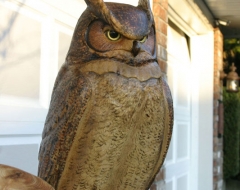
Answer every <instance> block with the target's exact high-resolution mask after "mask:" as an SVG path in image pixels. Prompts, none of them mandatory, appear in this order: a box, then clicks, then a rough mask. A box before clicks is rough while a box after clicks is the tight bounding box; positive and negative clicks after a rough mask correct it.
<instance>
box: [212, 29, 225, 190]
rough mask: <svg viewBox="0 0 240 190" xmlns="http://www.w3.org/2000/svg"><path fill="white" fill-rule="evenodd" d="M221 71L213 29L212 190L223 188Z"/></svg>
mask: <svg viewBox="0 0 240 190" xmlns="http://www.w3.org/2000/svg"><path fill="white" fill-rule="evenodd" d="M222 69H223V36H222V34H221V32H220V30H219V28H215V29H214V105H213V108H214V117H213V118H214V120H213V190H222V188H223V167H222V166H223V138H222V130H221V125H222V124H223V123H222V122H221V118H222V117H223V115H221V114H222V113H221V109H223V108H222V102H221V101H222V84H221V83H222V81H221V80H220V73H221V71H222Z"/></svg>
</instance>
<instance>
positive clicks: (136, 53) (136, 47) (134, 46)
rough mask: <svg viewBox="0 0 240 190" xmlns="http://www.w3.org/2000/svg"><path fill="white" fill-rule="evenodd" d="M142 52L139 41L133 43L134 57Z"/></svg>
mask: <svg viewBox="0 0 240 190" xmlns="http://www.w3.org/2000/svg"><path fill="white" fill-rule="evenodd" d="M140 50H141V44H140V42H138V41H133V47H132V54H133V56H134V57H136V56H137V55H138V53H139V52H140Z"/></svg>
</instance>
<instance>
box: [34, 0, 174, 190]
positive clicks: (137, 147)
mask: <svg viewBox="0 0 240 190" xmlns="http://www.w3.org/2000/svg"><path fill="white" fill-rule="evenodd" d="M86 2H87V4H88V5H89V8H88V9H87V11H86V12H85V13H84V14H83V15H89V14H87V13H89V12H90V13H91V14H93V13H92V10H93V7H94V6H98V7H101V8H102V9H103V13H96V15H97V16H96V15H94V16H92V18H91V17H90V18H89V17H88V18H86V17H85V16H83V18H82V19H80V21H79V24H78V25H77V27H76V32H75V34H74V37H73V40H72V43H71V47H70V50H69V52H68V56H67V58H66V63H65V64H64V65H63V67H62V68H61V70H60V72H59V74H58V77H57V79H56V82H55V86H54V89H53V94H52V99H51V105H50V108H49V113H48V116H47V118H46V122H45V127H44V131H43V140H42V143H41V148H40V152H39V176H40V177H41V178H43V179H44V180H46V181H47V182H48V183H50V184H51V185H52V186H53V187H55V188H56V189H58V190H72V189H78V190H83V189H84V190H88V189H89V190H93V189H99V190H100V189H101V190H110V189H113V190H114V189H116V190H117V189H119V190H120V189H124V190H133V189H136V190H145V189H148V188H149V187H150V185H151V183H152V181H153V180H154V177H155V176H156V174H157V173H158V170H159V168H160V167H161V165H162V163H163V161H164V158H165V156H166V152H167V149H168V146H169V142H170V138H171V132H172V124H173V123H172V118H173V109H172V99H171V94H170V91H169V88H168V85H167V83H166V81H165V80H164V78H163V76H162V72H161V70H160V67H159V65H158V63H157V61H156V55H155V32H154V27H153V25H152V24H153V23H152V22H151V21H150V24H149V23H147V25H146V26H145V29H144V27H141V30H142V31H138V32H139V34H134V33H131V31H128V30H129V29H128V28H127V29H125V28H124V26H123V28H122V29H123V31H122V32H120V31H118V30H120V29H121V26H120V24H119V23H118V20H119V19H120V21H121V19H123V16H121V15H122V14H124V13H122V12H123V10H126V9H127V10H128V12H127V13H128V14H129V10H131V9H132V10H134V11H135V12H138V9H139V10H140V13H139V15H138V18H137V19H134V20H135V21H136V20H139V19H140V20H149V19H150V20H151V15H149V14H150V12H147V11H145V9H144V8H138V9H137V10H135V9H134V8H133V7H132V6H128V5H121V4H117V5H115V4H108V5H107V6H106V5H105V4H104V3H103V2H102V1H91V2H90V1H86ZM95 2H98V3H96V5H94V6H93V5H92V4H94V3H95ZM144 2H145V1H141V0H140V1H139V3H140V5H141V6H143V7H144V6H145V8H146V7H147V5H148V6H149V3H148V4H144ZM146 2H147V1H146ZM141 6H139V7H141ZM109 7H112V8H111V9H110V11H112V12H113V13H112V14H110V16H111V15H114V13H115V17H114V18H108V16H109V15H108V13H106V12H107V11H106V10H108V8H109ZM122 7H124V9H122ZM126 7H127V8H126ZM119 10H120V11H119ZM108 11H109V10H108ZM134 11H133V12H134ZM144 11H145V12H147V13H144ZM143 13H144V14H145V15H143ZM99 14H100V15H101V14H102V16H99ZM105 14H106V15H105ZM134 14H137V13H134ZM129 15H130V14H129ZM110 16H109V17H110ZM130 16H131V15H130ZM142 17H143V18H144V19H143V18H142ZM103 18H104V19H106V21H103ZM111 19H112V20H113V21H111V22H114V23H115V22H116V23H115V27H113V26H112V25H110V24H109V22H110V21H109V20H111ZM114 19H118V20H116V21H114ZM125 19H126V18H125ZM86 21H88V22H87V23H88V24H86ZM131 21H132V20H130V21H129V20H126V22H127V23H128V24H126V25H129V23H131ZM144 22H145V21H144ZM81 23H82V24H85V25H86V27H87V29H85V31H84V30H83V29H82V28H80V29H79V30H80V32H79V30H78V26H79V25H81ZM119 26H120V29H119ZM113 29H114V30H113ZM125 30H126V31H125ZM135 30H136V29H135V28H133V29H132V32H134V31H135ZM81 31H84V32H81ZM109 31H110V32H109ZM124 31H125V32H127V31H128V32H129V33H127V34H126V35H125V33H124ZM119 34H120V37H119ZM143 34H144V35H143ZM134 35H135V36H134ZM146 35H147V37H145V36H146ZM118 37H119V38H118ZM109 39H110V40H109ZM80 53H81V54H80ZM81 56H82V58H81V59H80V57H81Z"/></svg>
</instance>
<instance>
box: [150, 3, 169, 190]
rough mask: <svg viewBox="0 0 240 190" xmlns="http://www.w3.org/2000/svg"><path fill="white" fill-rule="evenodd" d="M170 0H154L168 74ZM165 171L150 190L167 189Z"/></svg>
mask: <svg viewBox="0 0 240 190" xmlns="http://www.w3.org/2000/svg"><path fill="white" fill-rule="evenodd" d="M167 9H168V0H153V14H154V19H155V25H156V38H157V44H156V46H157V59H158V63H159V65H160V67H161V70H162V71H163V72H164V73H165V74H166V72H167V50H166V49H167V26H168V12H167ZM164 178H165V169H164V166H163V167H162V168H161V169H160V171H159V173H158V174H157V176H156V178H155V180H154V183H153V184H152V186H151V188H150V190H164V189H165V182H164Z"/></svg>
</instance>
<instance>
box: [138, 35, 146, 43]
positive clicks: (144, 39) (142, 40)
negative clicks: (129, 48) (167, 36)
mask: <svg viewBox="0 0 240 190" xmlns="http://www.w3.org/2000/svg"><path fill="white" fill-rule="evenodd" d="M146 40H147V36H144V37H143V38H142V39H141V40H139V42H140V43H144V42H146Z"/></svg>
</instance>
